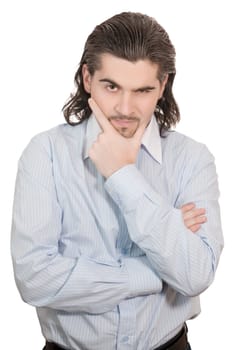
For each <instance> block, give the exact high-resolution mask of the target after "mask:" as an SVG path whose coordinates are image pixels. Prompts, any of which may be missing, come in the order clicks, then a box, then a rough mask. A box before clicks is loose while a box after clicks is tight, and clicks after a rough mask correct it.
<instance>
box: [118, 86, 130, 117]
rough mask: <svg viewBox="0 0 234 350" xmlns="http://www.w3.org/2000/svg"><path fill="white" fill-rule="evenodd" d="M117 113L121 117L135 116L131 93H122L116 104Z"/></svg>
mask: <svg viewBox="0 0 234 350" xmlns="http://www.w3.org/2000/svg"><path fill="white" fill-rule="evenodd" d="M115 111H116V112H117V113H118V114H119V115H123V116H127V117H129V116H131V115H132V114H134V100H133V96H131V93H127V92H126V93H122V94H121V95H120V96H119V98H118V100H117V103H116V106H115Z"/></svg>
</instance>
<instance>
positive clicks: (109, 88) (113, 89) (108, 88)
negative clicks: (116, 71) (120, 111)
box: [106, 84, 118, 92]
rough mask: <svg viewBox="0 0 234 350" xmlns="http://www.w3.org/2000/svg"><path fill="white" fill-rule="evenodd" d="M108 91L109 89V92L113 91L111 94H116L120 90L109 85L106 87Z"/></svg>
mask: <svg viewBox="0 0 234 350" xmlns="http://www.w3.org/2000/svg"><path fill="white" fill-rule="evenodd" d="M106 89H107V90H108V91H111V92H115V91H117V90H118V88H117V86H116V85H114V84H108V85H106Z"/></svg>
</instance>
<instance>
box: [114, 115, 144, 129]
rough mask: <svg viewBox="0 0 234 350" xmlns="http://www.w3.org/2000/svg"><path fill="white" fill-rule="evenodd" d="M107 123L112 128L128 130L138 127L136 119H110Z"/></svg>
mask: <svg viewBox="0 0 234 350" xmlns="http://www.w3.org/2000/svg"><path fill="white" fill-rule="evenodd" d="M109 121H110V122H111V124H112V125H113V126H114V127H118V128H129V127H133V126H134V127H135V128H137V127H138V125H139V119H138V118H123V117H121V118H118V117H111V118H109Z"/></svg>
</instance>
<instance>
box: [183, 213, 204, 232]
mask: <svg viewBox="0 0 234 350" xmlns="http://www.w3.org/2000/svg"><path fill="white" fill-rule="evenodd" d="M206 221H207V217H206V216H197V217H195V218H192V219H189V220H185V221H184V223H185V226H186V227H187V228H189V229H190V228H191V227H192V226H193V225H197V224H199V225H200V224H204V223H205V222H206Z"/></svg>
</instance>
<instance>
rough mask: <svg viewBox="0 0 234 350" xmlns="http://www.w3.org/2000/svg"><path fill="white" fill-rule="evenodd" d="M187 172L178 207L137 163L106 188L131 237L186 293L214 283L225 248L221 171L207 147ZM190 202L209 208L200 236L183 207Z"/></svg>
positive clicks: (166, 279)
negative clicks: (191, 227) (189, 226)
mask: <svg viewBox="0 0 234 350" xmlns="http://www.w3.org/2000/svg"><path fill="white" fill-rule="evenodd" d="M183 171H184V174H183V176H182V178H183V184H182V185H181V189H180V193H179V195H178V198H177V201H176V204H175V205H173V206H172V205H171V204H169V203H168V200H167V199H166V198H163V197H162V196H161V195H159V193H157V192H156V191H155V190H154V188H153V187H152V186H151V185H150V184H149V183H147V181H146V179H145V178H144V176H143V175H142V174H141V172H140V171H139V170H138V169H137V168H136V166H135V165H127V166H125V167H123V168H121V169H120V170H119V171H117V172H116V173H114V174H113V175H112V176H111V177H109V178H108V179H107V181H106V184H105V186H106V190H107V191H108V192H109V194H110V195H111V196H112V198H113V199H114V200H115V202H116V203H117V204H118V206H119V207H120V209H121V211H122V212H123V214H124V217H125V220H126V222H127V226H128V230H129V234H130V237H131V239H132V240H133V241H134V242H135V243H136V244H137V245H138V246H139V247H140V248H141V249H142V250H143V251H144V252H145V254H146V255H147V258H148V260H149V262H150V263H151V265H152V266H153V268H154V269H155V271H156V272H157V274H158V275H159V276H160V278H161V279H162V280H163V281H164V282H166V283H167V284H168V285H170V286H171V287H172V288H173V289H175V290H176V291H178V292H180V293H181V294H183V295H187V296H196V295H199V294H200V293H201V292H202V291H204V290H205V289H206V288H207V287H208V286H209V285H210V283H211V282H212V281H213V279H214V275H215V271H216V268H217V265H218V261H219V257H220V254H221V251H222V248H223V236H222V229H221V220H220V210H219V204H218V198H219V189H218V182H217V175H216V169H215V164H214V158H213V156H212V155H211V154H210V152H209V151H208V149H207V148H206V146H202V149H201V150H200V152H197V156H196V155H194V154H193V155H191V157H190V160H189V162H188V164H187V165H186V166H185V170H183ZM175 181H176V179H175ZM189 202H194V203H195V205H196V206H197V207H201V208H205V209H206V215H207V219H208V220H207V223H205V224H203V225H202V226H201V229H200V230H199V232H197V233H196V234H194V233H192V232H191V231H190V230H189V229H187V228H186V227H185V224H184V221H183V217H182V212H181V210H180V209H179V208H180V207H181V206H182V205H183V204H185V203H189Z"/></svg>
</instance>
